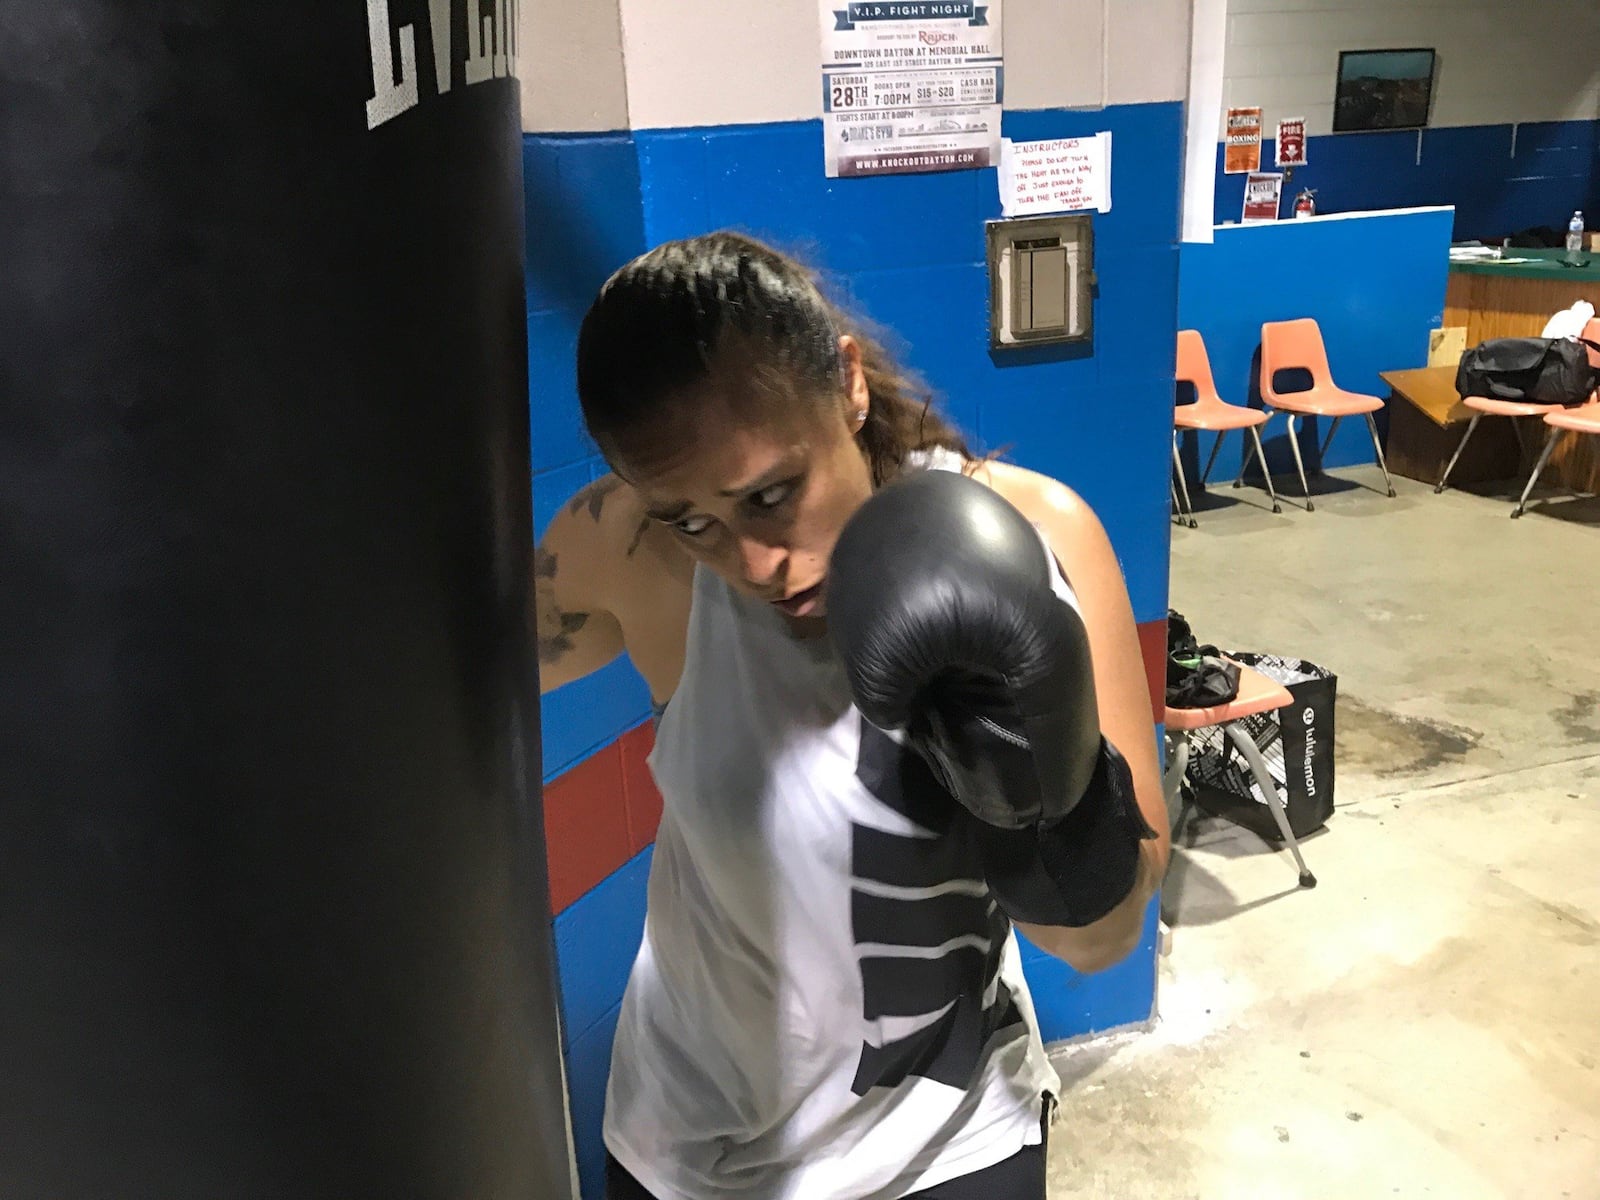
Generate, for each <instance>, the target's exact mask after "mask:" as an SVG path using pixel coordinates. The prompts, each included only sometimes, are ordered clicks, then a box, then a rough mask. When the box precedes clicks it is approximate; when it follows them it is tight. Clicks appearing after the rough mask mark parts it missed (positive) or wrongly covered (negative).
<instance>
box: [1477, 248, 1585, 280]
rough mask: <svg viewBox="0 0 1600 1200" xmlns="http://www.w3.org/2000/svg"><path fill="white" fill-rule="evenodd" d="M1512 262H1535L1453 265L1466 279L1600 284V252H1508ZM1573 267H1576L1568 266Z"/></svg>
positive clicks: (1492, 262) (1493, 261)
mask: <svg viewBox="0 0 1600 1200" xmlns="http://www.w3.org/2000/svg"><path fill="white" fill-rule="evenodd" d="M1506 257H1507V258H1508V259H1519V258H1522V259H1531V260H1532V261H1531V262H1504V263H1502V262H1496V261H1495V260H1494V259H1486V260H1480V261H1476V262H1452V263H1451V264H1450V269H1451V270H1452V271H1459V272H1460V273H1461V274H1463V275H1500V276H1503V277H1505V278H1508V279H1564V280H1568V281H1570V282H1572V283H1592V282H1596V281H1600V251H1588V250H1584V251H1580V252H1579V253H1577V254H1573V255H1568V254H1567V252H1566V251H1565V250H1515V249H1513V250H1507V251H1506ZM1569 263H1573V264H1576V265H1571V266H1569V265H1567V264H1569Z"/></svg>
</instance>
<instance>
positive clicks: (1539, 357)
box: [1456, 338, 1600, 408]
mask: <svg viewBox="0 0 1600 1200" xmlns="http://www.w3.org/2000/svg"><path fill="white" fill-rule="evenodd" d="M1589 347H1593V348H1594V349H1596V350H1600V344H1597V343H1595V342H1591V341H1587V340H1585V339H1582V338H1580V339H1578V340H1577V341H1573V340H1572V339H1571V338H1491V339H1490V340H1489V341H1487V342H1483V343H1481V344H1479V345H1477V346H1474V347H1473V348H1472V349H1471V350H1468V351H1467V352H1466V353H1465V354H1463V355H1462V356H1461V365H1460V366H1459V367H1458V368H1456V391H1457V392H1458V393H1460V394H1461V396H1462V397H1467V396H1484V397H1487V398H1489V399H1491V400H1515V401H1517V402H1518V403H1521V404H1559V405H1562V406H1564V407H1567V408H1574V407H1576V406H1577V405H1579V404H1585V403H1587V402H1588V400H1589V398H1590V397H1591V396H1593V395H1594V393H1595V389H1596V388H1600V367H1595V366H1593V365H1592V364H1591V363H1590V362H1589V351H1588V348H1589Z"/></svg>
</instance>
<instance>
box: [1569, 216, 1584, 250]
mask: <svg viewBox="0 0 1600 1200" xmlns="http://www.w3.org/2000/svg"><path fill="white" fill-rule="evenodd" d="M1582 249H1583V211H1582V210H1581V209H1580V210H1579V211H1577V212H1575V213H1573V214H1572V220H1570V221H1568V222H1567V253H1568V254H1577V253H1578V252H1579V251H1581V250H1582Z"/></svg>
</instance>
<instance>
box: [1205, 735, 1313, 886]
mask: <svg viewBox="0 0 1600 1200" xmlns="http://www.w3.org/2000/svg"><path fill="white" fill-rule="evenodd" d="M1222 728H1223V730H1224V731H1225V732H1226V733H1227V735H1228V737H1229V739H1230V740H1231V741H1232V742H1233V744H1234V745H1235V746H1237V747H1238V748H1239V753H1240V754H1242V755H1244V760H1245V762H1247V763H1249V764H1250V773H1251V774H1252V775H1254V776H1255V778H1256V786H1257V787H1259V788H1260V789H1261V794H1262V795H1263V796H1265V797H1266V798H1267V807H1268V808H1270V809H1271V810H1272V817H1273V820H1275V821H1277V822H1278V832H1279V833H1281V834H1283V840H1284V841H1285V842H1286V843H1288V846H1289V853H1290V854H1292V855H1294V865H1295V866H1297V867H1299V868H1300V886H1301V887H1303V888H1314V887H1316V886H1317V877H1316V876H1315V875H1313V874H1312V873H1311V872H1310V871H1308V870H1307V869H1306V860H1305V859H1304V858H1303V857H1302V856H1301V854H1300V842H1299V839H1297V838H1296V837H1295V836H1294V830H1293V829H1291V828H1290V827H1289V811H1288V809H1286V808H1285V807H1284V803H1283V797H1282V796H1280V795H1279V794H1278V786H1277V784H1275V783H1274V782H1273V781H1272V772H1271V771H1269V770H1268V769H1267V764H1266V760H1265V759H1263V758H1262V757H1261V750H1260V748H1259V747H1257V746H1256V743H1255V740H1254V739H1253V738H1251V736H1250V735H1249V734H1248V733H1246V732H1245V731H1244V730H1243V729H1241V728H1239V726H1238V724H1237V723H1236V722H1233V721H1229V722H1228V723H1227V724H1226V725H1224V726H1223V727H1222Z"/></svg>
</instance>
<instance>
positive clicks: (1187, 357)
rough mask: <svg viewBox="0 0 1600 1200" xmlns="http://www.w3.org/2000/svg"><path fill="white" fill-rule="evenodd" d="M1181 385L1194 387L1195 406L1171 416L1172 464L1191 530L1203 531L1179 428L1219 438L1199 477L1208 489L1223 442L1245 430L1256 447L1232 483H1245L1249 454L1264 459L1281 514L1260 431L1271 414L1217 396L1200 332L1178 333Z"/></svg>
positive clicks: (1181, 511) (1186, 406)
mask: <svg viewBox="0 0 1600 1200" xmlns="http://www.w3.org/2000/svg"><path fill="white" fill-rule="evenodd" d="M1178 382H1179V383H1188V384H1191V385H1193V387H1194V403H1193V404H1180V405H1178V406H1177V407H1175V408H1174V409H1173V413H1172V424H1173V426H1174V428H1173V431H1172V465H1173V466H1174V467H1176V468H1177V471H1178V484H1179V486H1180V487H1181V488H1182V489H1183V503H1182V505H1181V507H1180V508H1179V516H1180V517H1181V516H1184V515H1187V517H1188V520H1189V528H1190V529H1198V528H1200V525H1199V523H1198V522H1197V521H1196V520H1195V519H1194V505H1192V504H1190V503H1189V481H1188V479H1186V478H1185V477H1184V472H1183V457H1182V455H1180V454H1179V453H1178V430H1180V429H1195V430H1205V431H1207V432H1211V433H1215V434H1216V435H1217V438H1216V441H1214V442H1212V443H1211V457H1210V458H1208V459H1207V460H1206V469H1205V470H1204V471H1203V472H1202V473H1201V475H1200V486H1201V487H1205V485H1206V480H1208V479H1210V478H1211V468H1212V467H1214V466H1215V465H1216V462H1217V451H1218V450H1220V449H1221V448H1222V439H1223V438H1224V437H1226V436H1227V434H1228V432H1229V431H1230V430H1234V429H1242V430H1244V431H1245V432H1247V433H1248V434H1249V435H1250V440H1251V442H1252V443H1254V444H1253V445H1252V446H1247V448H1246V449H1245V453H1244V458H1243V460H1242V461H1241V462H1240V464H1239V478H1238V479H1236V480H1234V481H1233V486H1234V487H1238V486H1239V485H1240V484H1241V483H1243V482H1244V473H1245V469H1246V468H1247V467H1248V466H1249V465H1250V455H1251V454H1252V453H1254V454H1255V456H1256V457H1257V458H1259V459H1260V460H1261V474H1262V477H1263V478H1264V479H1266V481H1267V495H1268V496H1271V497H1272V511H1273V512H1282V511H1283V508H1282V506H1281V505H1279V503H1278V493H1277V492H1275V491H1273V490H1272V476H1271V475H1270V474H1269V473H1268V472H1267V456H1266V455H1265V454H1263V453H1262V452H1261V433H1260V429H1261V426H1263V425H1265V424H1266V423H1267V421H1268V420H1270V419H1271V418H1270V415H1269V414H1268V413H1265V412H1262V411H1260V410H1259V409H1254V408H1246V407H1245V406H1244V405H1242V404H1229V403H1228V402H1227V401H1226V400H1224V399H1223V398H1222V396H1221V395H1220V394H1218V392H1217V381H1216V380H1215V379H1214V378H1213V377H1212V375H1211V356H1210V355H1209V354H1207V353H1206V343H1205V339H1204V338H1203V337H1201V336H1200V331H1199V330H1198V329H1180V330H1179V331H1178Z"/></svg>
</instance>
